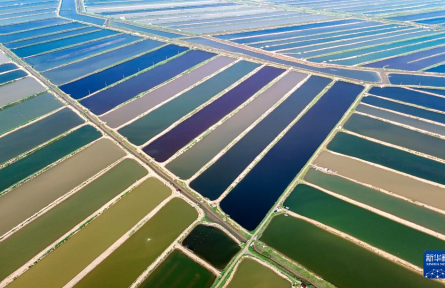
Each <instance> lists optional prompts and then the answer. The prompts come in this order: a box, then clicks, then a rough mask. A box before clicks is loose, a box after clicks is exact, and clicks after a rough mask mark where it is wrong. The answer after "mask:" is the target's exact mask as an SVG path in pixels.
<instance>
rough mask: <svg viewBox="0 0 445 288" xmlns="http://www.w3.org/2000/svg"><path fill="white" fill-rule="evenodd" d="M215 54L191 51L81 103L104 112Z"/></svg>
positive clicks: (97, 111) (98, 113) (95, 112)
mask: <svg viewBox="0 0 445 288" xmlns="http://www.w3.org/2000/svg"><path fill="white" fill-rule="evenodd" d="M213 56H215V54H212V53H209V52H204V51H200V50H193V51H190V52H188V53H185V54H184V55H182V56H180V57H177V58H175V59H173V60H171V61H168V62H167V63H165V64H163V65H160V66H157V67H155V68H153V69H150V70H148V71H146V72H144V73H142V74H139V75H137V76H135V77H133V78H131V79H128V80H126V81H124V82H122V83H119V84H118V85H116V86H113V87H111V88H109V89H106V90H103V91H101V92H99V93H97V94H95V95H93V96H91V97H89V98H86V99H85V100H82V101H80V103H81V104H82V105H83V106H85V107H86V108H88V109H89V110H90V111H91V112H93V113H94V114H96V115H100V114H103V113H105V112H107V111H109V110H111V109H113V108H114V107H116V106H118V105H119V104H122V103H124V102H126V101H128V100H130V99H131V98H133V97H135V96H137V95H138V94H140V93H142V92H144V91H147V90H149V89H151V88H153V87H156V86H157V85H159V84H161V83H163V82H165V81H167V80H169V79H171V78H173V77H175V76H176V75H178V74H181V73H183V72H184V71H186V70H188V69H190V68H192V67H193V66H195V65H197V64H199V63H201V62H203V61H206V60H208V59H210V58H212V57H213Z"/></svg>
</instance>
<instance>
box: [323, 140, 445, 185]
mask: <svg viewBox="0 0 445 288" xmlns="http://www.w3.org/2000/svg"><path fill="white" fill-rule="evenodd" d="M328 149H330V150H332V151H334V152H337V153H342V154H346V155H349V156H352V157H356V158H359V159H363V160H365V161H369V162H373V163H376V164H379V165H382V166H386V167H388V168H391V169H394V170H398V171H401V172H404V173H407V174H410V175H413V176H416V177H420V178H423V179H426V180H430V181H433V182H437V183H439V184H445V165H444V164H443V163H440V162H437V161H434V160H431V159H428V158H424V157H421V156H417V155H415V154H411V153H409V152H405V151H403V150H399V149H396V148H392V147H388V146H384V145H382V144H379V143H375V142H371V141H368V140H365V139H362V138H359V137H356V136H353V135H350V134H346V133H338V134H337V135H335V137H334V139H333V140H332V141H331V142H330V143H329V145H328Z"/></svg>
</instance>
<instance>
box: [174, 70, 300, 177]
mask: <svg viewBox="0 0 445 288" xmlns="http://www.w3.org/2000/svg"><path fill="white" fill-rule="evenodd" d="M306 77H307V75H306V74H301V73H297V72H291V73H289V74H287V75H286V76H284V77H283V78H282V79H280V80H278V82H276V83H275V84H273V85H272V87H270V88H268V89H267V90H266V91H264V92H263V93H261V94H260V95H258V96H257V97H256V98H255V99H254V100H253V101H252V102H250V103H249V104H247V106H245V107H244V108H243V109H242V110H240V111H239V112H238V113H236V114H235V115H233V116H232V117H230V118H229V119H228V120H226V121H225V122H224V123H223V124H221V125H220V126H218V127H217V128H216V130H214V131H212V132H211V133H210V134H209V135H207V136H205V137H204V138H203V139H201V140H200V141H199V142H197V143H196V144H194V146H193V147H191V148H190V149H188V150H186V151H185V152H184V153H182V154H181V155H179V156H178V157H177V158H175V159H174V160H173V161H172V162H170V163H168V164H167V166H166V167H167V169H169V170H170V171H172V172H173V173H174V174H176V175H178V176H179V177H180V178H182V179H188V178H190V177H192V176H193V175H194V174H195V173H196V172H197V171H198V170H199V169H200V168H201V167H203V166H204V165H205V164H206V163H207V162H209V161H210V160H211V159H212V158H213V157H215V156H216V155H217V154H218V153H219V151H221V150H222V149H223V148H224V147H225V146H226V145H228V144H229V143H230V142H231V141H232V140H233V139H235V138H236V137H237V136H238V135H239V134H240V133H241V132H242V131H244V130H245V129H246V128H248V127H249V126H250V125H251V124H252V123H254V122H255V121H256V120H257V119H258V118H259V117H260V116H261V115H263V114H264V113H265V112H266V111H268V110H269V109H271V108H272V107H273V106H274V105H275V104H276V103H277V102H278V101H280V99H282V98H283V96H284V95H286V93H288V92H289V91H290V90H291V89H292V88H294V87H295V86H296V85H298V84H299V83H300V82H301V81H303V79H304V78H306Z"/></svg>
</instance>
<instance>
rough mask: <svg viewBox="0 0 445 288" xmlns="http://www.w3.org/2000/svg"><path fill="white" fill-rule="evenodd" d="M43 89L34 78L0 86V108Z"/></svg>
mask: <svg viewBox="0 0 445 288" xmlns="http://www.w3.org/2000/svg"><path fill="white" fill-rule="evenodd" d="M44 90H45V88H44V87H43V86H42V84H40V83H39V82H37V81H36V80H35V79H34V78H31V77H26V78H23V79H19V80H17V81H14V82H12V83H8V84H6V85H2V86H0V95H1V96H0V107H2V106H4V105H7V104H11V103H13V102H16V101H18V100H21V99H23V98H26V97H29V96H31V95H34V94H38V93H40V92H43V91H44Z"/></svg>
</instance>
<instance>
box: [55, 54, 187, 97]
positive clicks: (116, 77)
mask: <svg viewBox="0 0 445 288" xmlns="http://www.w3.org/2000/svg"><path fill="white" fill-rule="evenodd" d="M186 50H188V49H187V48H185V47H180V46H176V45H167V46H165V47H162V48H159V49H158V50H155V51H153V52H151V53H147V54H145V55H142V56H139V57H137V58H134V59H131V60H128V61H126V62H123V63H121V64H119V65H116V66H113V67H110V68H108V69H105V70H103V71H101V72H98V73H94V74H91V75H90V76H87V77H85V78H82V79H79V80H77V81H74V82H71V83H68V84H65V85H63V86H60V89H61V90H62V91H63V92H65V93H66V94H69V95H70V96H71V97H73V98H74V99H80V98H83V97H85V96H88V95H89V94H92V93H95V92H97V91H99V90H100V89H103V88H105V87H107V86H108V85H112V84H113V83H115V82H117V81H120V80H122V79H123V78H125V77H129V76H131V75H133V74H136V73H138V72H139V71H142V70H144V69H146V68H148V67H150V66H153V65H156V64H157V63H159V62H162V61H165V60H166V59H167V58H170V57H172V56H175V55H177V54H179V53H182V52H184V51H186Z"/></svg>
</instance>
